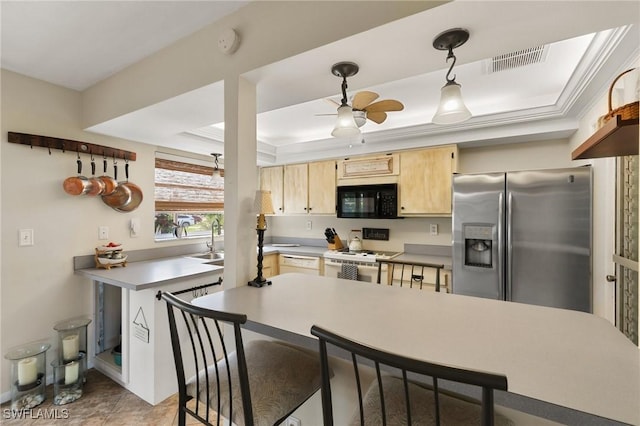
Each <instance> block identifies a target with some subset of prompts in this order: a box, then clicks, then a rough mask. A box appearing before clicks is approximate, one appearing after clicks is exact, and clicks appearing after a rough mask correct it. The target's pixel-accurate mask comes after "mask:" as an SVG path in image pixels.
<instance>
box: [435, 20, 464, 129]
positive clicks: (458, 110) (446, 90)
mask: <svg viewBox="0 0 640 426" xmlns="http://www.w3.org/2000/svg"><path fill="white" fill-rule="evenodd" d="M468 39H469V31H467V30H465V29H462V28H453V29H451V30H447V31H444V32H442V33H440V34H438V35H437V36H436V38H435V39H434V40H433V47H434V48H436V49H438V50H446V51H448V54H447V62H449V59H453V62H451V66H450V67H449V71H448V72H447V76H446V79H447V84H445V85H444V87H443V88H442V89H441V90H440V103H439V104H438V109H437V111H436V113H435V115H434V116H433V118H432V119H431V121H432V122H433V123H434V124H454V123H461V122H463V121H466V120H468V119H469V118H471V112H470V111H469V109H468V108H467V106H466V105H465V104H464V100H463V99H462V92H461V91H460V87H461V86H460V85H459V84H458V83H456V76H455V75H454V76H453V78H450V77H449V76H450V74H451V71H452V70H453V67H454V65H455V64H456V56H455V55H454V54H453V49H455V48H456V47H459V46H462V45H463V44H464V43H465V42H466V41H467V40H468Z"/></svg>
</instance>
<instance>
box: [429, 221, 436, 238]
mask: <svg viewBox="0 0 640 426" xmlns="http://www.w3.org/2000/svg"><path fill="white" fill-rule="evenodd" d="M429 233H430V234H431V235H438V224H437V223H432V224H430V225H429Z"/></svg>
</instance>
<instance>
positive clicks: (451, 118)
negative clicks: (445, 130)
mask: <svg viewBox="0 0 640 426" xmlns="http://www.w3.org/2000/svg"><path fill="white" fill-rule="evenodd" d="M460 87H461V86H460V85H459V84H458V83H456V82H455V81H449V82H447V84H445V85H444V87H442V89H441V90H440V104H439V105H438V110H437V111H436V114H435V115H434V116H433V119H432V120H431V121H432V122H433V123H435V124H452V123H460V122H462V121H465V120H468V119H469V118H471V112H470V111H469V109H467V106H466V105H465V104H464V100H463V99H462V93H461V92H460Z"/></svg>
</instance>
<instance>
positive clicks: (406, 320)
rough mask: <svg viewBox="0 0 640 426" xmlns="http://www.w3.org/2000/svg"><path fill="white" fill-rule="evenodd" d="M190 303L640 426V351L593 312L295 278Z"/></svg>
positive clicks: (275, 279) (278, 278) (280, 278)
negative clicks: (475, 376) (480, 373)
mask: <svg viewBox="0 0 640 426" xmlns="http://www.w3.org/2000/svg"><path fill="white" fill-rule="evenodd" d="M271 280H272V282H273V285H271V286H265V287H263V288H254V287H249V286H242V287H237V288H233V289H230V290H225V291H223V292H219V293H216V294H211V295H208V296H204V297H201V298H198V299H195V300H194V302H193V303H194V304H197V305H199V306H203V307H207V308H210V309H217V310H223V311H230V312H241V313H244V314H246V315H247V317H248V324H247V325H248V327H251V326H252V324H256V325H261V326H262V329H264V328H265V327H264V326H267V327H266V328H267V329H270V328H273V329H275V330H284V331H286V332H290V333H295V334H296V335H300V336H305V337H307V338H309V337H311V335H310V333H309V331H310V329H311V326H312V325H314V324H317V325H319V326H322V327H325V328H327V329H329V330H332V331H334V332H336V333H339V334H343V335H345V336H349V337H352V338H355V339H357V340H360V341H362V342H363V343H365V344H369V345H371V346H374V347H378V348H381V349H384V350H390V351H392V352H397V353H401V354H404V355H407V356H410V357H414V358H417V359H423V360H428V361H432V362H439V363H445V364H449V365H457V366H461V367H465V368H474V369H479V370H484V371H490V372H495V373H501V374H505V375H506V376H507V379H508V383H509V392H512V393H515V394H519V395H523V396H526V397H529V398H533V399H536V400H541V401H545V402H549V403H552V404H556V405H559V406H563V407H569V408H571V409H575V410H579V411H583V412H587V413H591V414H595V415H598V416H602V417H606V418H610V419H615V420H618V421H623V422H627V423H630V424H640V409H639V408H638V401H640V350H639V349H638V347H636V346H635V345H633V344H632V343H631V342H630V341H629V340H628V339H626V338H625V337H624V336H623V335H622V333H620V332H619V331H618V330H616V329H615V328H614V327H613V326H612V325H611V324H610V323H608V322H607V321H605V320H604V319H602V318H600V317H597V316H595V315H592V314H586V313H583V312H577V311H570V310H564V309H555V308H547V307H542V306H534V305H525V304H520V303H513V302H504V301H497V300H488V299H482V298H475V297H467V296H461V295H453V294H445V293H435V292H428V291H414V290H410V289H403V288H398V287H387V286H380V285H372V284H369V283H362V282H358V281H348V280H340V279H334V278H327V277H317V276H312V275H302V274H284V275H279V276H275V277H272V278H271Z"/></svg>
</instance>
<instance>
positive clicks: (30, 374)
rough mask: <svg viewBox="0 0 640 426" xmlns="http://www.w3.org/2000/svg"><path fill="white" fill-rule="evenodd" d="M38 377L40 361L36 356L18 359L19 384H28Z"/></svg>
mask: <svg viewBox="0 0 640 426" xmlns="http://www.w3.org/2000/svg"><path fill="white" fill-rule="evenodd" d="M37 379H38V361H37V359H36V358H25V359H21V360H20V361H18V384H19V385H21V386H22V385H28V384H31V383H34V382H35V381H36V380H37Z"/></svg>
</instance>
